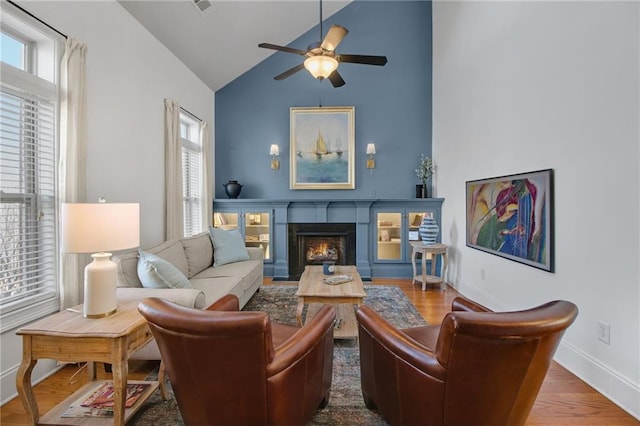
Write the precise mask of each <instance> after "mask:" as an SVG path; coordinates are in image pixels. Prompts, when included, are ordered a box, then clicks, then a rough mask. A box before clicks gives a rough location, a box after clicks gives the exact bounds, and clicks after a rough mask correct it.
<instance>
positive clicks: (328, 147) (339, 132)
mask: <svg viewBox="0 0 640 426" xmlns="http://www.w3.org/2000/svg"><path fill="white" fill-rule="evenodd" d="M354 110H355V108H354V107H322V108H291V115H290V125H291V129H290V132H291V143H290V154H289V158H290V161H291V167H290V168H289V170H290V176H289V187H290V188H291V189H354V188H355V177H354V176H355V172H354V167H355V166H354V144H355V130H354V128H355V125H354Z"/></svg>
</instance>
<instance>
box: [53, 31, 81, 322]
mask: <svg viewBox="0 0 640 426" xmlns="http://www.w3.org/2000/svg"><path fill="white" fill-rule="evenodd" d="M86 59H87V46H86V45H85V44H84V43H81V42H79V41H78V40H75V39H72V38H67V41H66V43H65V52H64V55H63V57H62V62H61V64H60V157H59V160H58V170H59V177H58V194H59V199H60V200H61V202H66V203H78V202H84V201H86V180H87V174H86V160H87V140H86V139H87V137H86V116H87V97H86ZM86 258H87V256H84V255H81V256H79V255H75V254H61V260H60V274H59V275H60V281H59V282H60V283H61V284H60V293H61V302H62V303H61V304H62V308H63V309H64V308H68V307H69V306H74V305H77V304H79V303H82V294H83V282H82V281H83V278H82V277H83V272H82V271H83V266H84V261H85V260H86Z"/></svg>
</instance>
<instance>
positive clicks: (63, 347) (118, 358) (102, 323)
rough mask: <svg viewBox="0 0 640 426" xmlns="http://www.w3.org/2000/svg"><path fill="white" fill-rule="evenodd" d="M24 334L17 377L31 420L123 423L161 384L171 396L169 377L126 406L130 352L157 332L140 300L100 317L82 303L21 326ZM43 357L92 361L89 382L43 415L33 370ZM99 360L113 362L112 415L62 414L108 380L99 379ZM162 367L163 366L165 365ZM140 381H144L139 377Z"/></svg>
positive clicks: (99, 423) (19, 389)
mask: <svg viewBox="0 0 640 426" xmlns="http://www.w3.org/2000/svg"><path fill="white" fill-rule="evenodd" d="M17 334H19V335H22V346H23V349H22V352H23V357H22V363H21V364H20V369H19V370H18V375H17V377H16V387H17V390H18V394H19V395H20V400H21V401H22V404H23V405H24V408H25V409H26V411H27V415H28V416H29V423H30V424H32V425H36V424H39V425H42V424H67V425H69V424H74V425H75V424H91V425H102V424H106V425H108V424H114V425H124V424H125V422H126V420H127V419H128V418H129V417H131V416H132V415H133V414H134V413H135V412H136V411H137V410H138V408H140V406H141V405H142V403H143V402H144V400H145V399H147V398H148V397H149V396H150V395H151V394H152V393H153V391H155V390H156V389H157V388H158V386H159V385H160V386H161V391H162V396H163V397H164V398H165V399H166V390H165V388H164V382H161V383H160V384H159V383H158V382H142V383H151V386H149V389H147V391H146V392H145V393H144V394H143V395H142V396H141V397H140V398H139V399H138V400H137V401H136V403H135V404H134V405H133V407H131V408H127V409H125V394H126V385H127V375H128V369H129V366H128V363H127V361H128V359H129V355H130V354H132V353H133V352H135V351H136V350H137V349H139V348H141V347H142V346H144V345H145V344H146V343H147V342H149V341H150V340H151V339H152V338H153V337H152V335H151V331H150V330H149V326H148V325H147V322H146V321H145V319H144V318H143V317H142V315H140V313H139V312H138V304H137V303H135V302H134V303H128V304H125V305H121V306H118V310H117V311H116V313H115V314H113V315H111V316H108V317H104V318H97V319H88V318H84V317H83V316H82V306H79V307H76V308H73V309H72V310H65V311H62V312H58V313H57V314H54V315H51V316H49V317H47V318H44V319H42V320H39V321H37V322H35V323H33V324H30V325H28V326H26V327H23V328H21V329H20V330H18V332H17ZM40 358H48V359H56V360H59V361H64V362H82V361H88V371H89V380H90V381H89V383H88V384H87V385H85V386H83V387H82V388H81V389H79V390H78V391H77V392H75V393H74V394H73V395H71V396H70V397H69V398H67V399H65V400H64V401H63V402H62V403H61V404H60V405H58V406H56V407H55V408H54V409H53V410H51V411H50V412H49V413H47V414H46V415H45V416H43V417H42V418H40V415H39V413H38V403H37V402H36V400H35V397H34V394H33V389H32V387H31V372H32V371H33V368H34V367H35V365H36V362H38V359H40ZM94 362H106V363H111V364H112V373H113V387H114V391H115V395H114V416H113V418H98V417H86V418H84V417H73V418H63V417H61V416H62V414H63V413H64V412H65V410H66V408H67V407H68V405H70V404H71V403H73V402H75V401H76V400H77V399H78V398H80V397H82V396H83V395H85V394H86V393H88V392H90V391H91V390H92V389H96V388H97V387H98V386H99V385H101V384H102V383H104V381H96V369H95V364H94ZM160 368H161V370H163V369H164V366H163V365H161V367H160ZM136 383H141V382H136Z"/></svg>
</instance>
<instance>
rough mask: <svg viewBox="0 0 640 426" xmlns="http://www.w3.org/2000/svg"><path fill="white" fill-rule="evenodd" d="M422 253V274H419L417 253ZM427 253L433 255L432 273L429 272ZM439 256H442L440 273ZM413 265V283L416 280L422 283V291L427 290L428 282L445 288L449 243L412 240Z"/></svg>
mask: <svg viewBox="0 0 640 426" xmlns="http://www.w3.org/2000/svg"><path fill="white" fill-rule="evenodd" d="M417 253H420V254H421V257H422V262H421V265H420V266H421V267H422V271H421V274H420V275H418V274H417V268H416V254H417ZM427 255H429V256H430V257H431V269H430V271H429V272H430V273H429V274H427V259H426V258H427ZM437 256H441V257H442V262H441V263H440V275H439V276H438V275H437V274H436V264H437ZM411 266H412V267H413V281H411V283H412V284H415V283H416V281H418V282H421V283H422V291H424V290H426V287H427V284H438V285H440V288H441V289H443V290H445V289H446V287H445V285H444V284H445V283H444V277H445V275H446V273H447V245H446V244H442V243H436V244H430V245H427V244H424V243H423V242H422V241H412V242H411Z"/></svg>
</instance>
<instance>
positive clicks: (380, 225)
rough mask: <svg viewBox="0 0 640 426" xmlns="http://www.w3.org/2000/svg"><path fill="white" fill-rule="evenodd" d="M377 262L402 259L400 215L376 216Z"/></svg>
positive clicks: (383, 214)
mask: <svg viewBox="0 0 640 426" xmlns="http://www.w3.org/2000/svg"><path fill="white" fill-rule="evenodd" d="M376 224H377V226H376V245H377V248H378V249H377V256H378V260H401V259H402V241H403V236H402V213H400V212H397V213H377V214H376Z"/></svg>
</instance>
